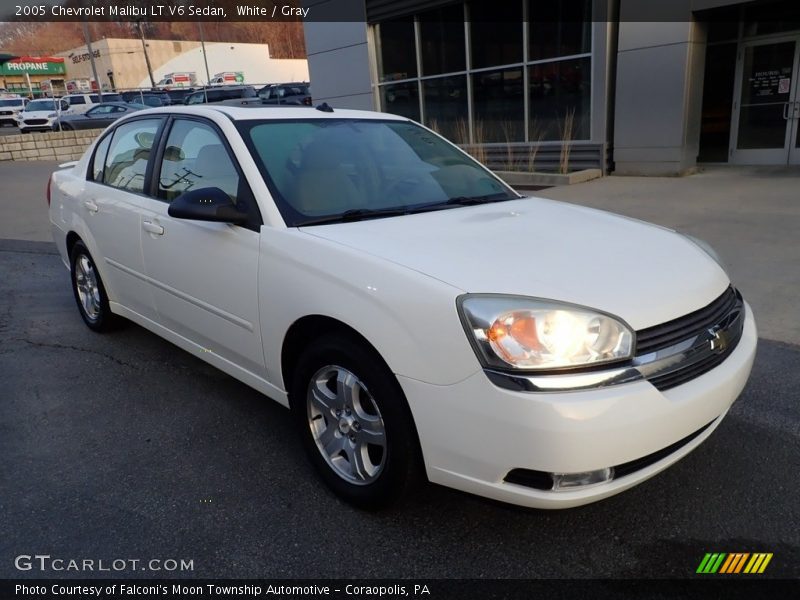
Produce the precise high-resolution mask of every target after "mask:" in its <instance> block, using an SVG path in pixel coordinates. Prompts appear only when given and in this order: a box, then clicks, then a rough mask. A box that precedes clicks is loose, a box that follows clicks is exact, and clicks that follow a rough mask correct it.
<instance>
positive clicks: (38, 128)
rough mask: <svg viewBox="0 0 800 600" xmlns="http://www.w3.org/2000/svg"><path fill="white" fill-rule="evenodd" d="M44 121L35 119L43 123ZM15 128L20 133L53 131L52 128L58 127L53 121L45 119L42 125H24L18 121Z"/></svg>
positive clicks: (23, 122)
mask: <svg viewBox="0 0 800 600" xmlns="http://www.w3.org/2000/svg"><path fill="white" fill-rule="evenodd" d="M43 120H44V119H37V121H43ZM17 126H18V127H19V130H20V131H53V127H56V128H57V127H58V126H57V124H56V120H55V119H47V120H46V122H44V123H38V122H37V123H35V124H32V123H25V121H18V122H17Z"/></svg>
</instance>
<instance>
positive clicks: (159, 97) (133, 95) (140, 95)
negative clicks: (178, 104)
mask: <svg viewBox="0 0 800 600" xmlns="http://www.w3.org/2000/svg"><path fill="white" fill-rule="evenodd" d="M120 96H121V97H122V101H123V102H130V103H136V104H142V105H144V106H150V107H152V108H155V107H158V106H169V105H170V104H171V103H172V100H171V98H170V97H169V95H168V93H167V92H165V91H153V92H148V91H144V90H138V91H126V92H122V93H121V94H120Z"/></svg>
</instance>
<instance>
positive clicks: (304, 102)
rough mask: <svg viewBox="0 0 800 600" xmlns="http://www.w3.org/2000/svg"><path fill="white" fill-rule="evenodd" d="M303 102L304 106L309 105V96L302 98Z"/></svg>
mask: <svg viewBox="0 0 800 600" xmlns="http://www.w3.org/2000/svg"><path fill="white" fill-rule="evenodd" d="M303 104H305V105H306V106H311V96H308V97H306V98H303Z"/></svg>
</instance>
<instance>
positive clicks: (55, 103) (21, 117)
mask: <svg viewBox="0 0 800 600" xmlns="http://www.w3.org/2000/svg"><path fill="white" fill-rule="evenodd" d="M67 110H69V105H68V104H67V103H66V101H64V100H59V99H58V98H56V99H55V100H54V99H52V98H49V99H44V98H43V99H40V100H31V101H30V102H28V104H27V106H26V107H25V108H24V109H23V110H22V111H21V112H20V113H19V114H18V120H17V126H18V127H19V130H20V132H21V133H28V132H31V131H54V130H56V129H58V116H59V114H60V113H64V112H66V111H67Z"/></svg>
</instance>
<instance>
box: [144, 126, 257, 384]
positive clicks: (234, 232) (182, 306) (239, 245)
mask: <svg viewBox="0 0 800 600" xmlns="http://www.w3.org/2000/svg"><path fill="white" fill-rule="evenodd" d="M156 160H157V164H156V165H155V167H154V171H153V178H154V181H153V184H154V189H153V195H154V196H155V197H156V199H150V200H148V202H147V207H148V210H147V211H146V213H145V215H144V220H143V227H144V230H143V231H142V252H143V255H144V264H145V268H146V270H147V277H148V281H149V282H150V285H151V287H152V293H153V296H154V297H155V302H156V308H157V310H158V314H159V320H160V321H161V323H162V324H163V325H165V326H166V327H168V328H169V329H171V330H172V331H174V332H176V333H178V334H179V335H181V336H183V337H185V338H187V339H189V340H191V341H193V342H195V343H196V344H199V345H200V346H202V347H203V348H204V349H205V351H206V352H210V353H213V354H215V355H217V356H219V357H221V358H223V359H225V360H227V361H230V362H233V363H234V364H237V365H239V366H240V367H243V368H244V369H246V370H248V371H250V372H253V373H256V374H259V375H261V376H263V371H264V352H263V348H262V345H261V329H260V326H259V307H258V257H259V225H260V215H258V209H257V207H256V204H255V201H254V199H253V197H252V193H251V191H250V188H249V186H248V184H247V181H246V179H245V178H244V176H243V174H242V172H241V170H240V168H239V166H238V164H237V162H236V160H235V158H234V156H233V153H232V152H231V150H230V148H229V147H228V144H227V143H226V141H225V138H224V135H223V134H222V132H221V131H219V129H218V128H217V127H216V126H215V125H214V124H213V123H212V122H210V121H207V120H204V119H200V118H192V117H180V118H175V119H174V120H172V122H171V124H170V125H169V126H168V130H167V131H166V137H165V138H164V140H163V141H162V144H161V148H160V150H159V154H158V156H157V158H156ZM205 187H217V188H220V189H222V190H223V191H224V192H226V193H227V194H228V195H229V196H230V197H231V198H232V199H233V200H234V201H235V202H236V203H237V205H238V206H239V207H240V210H243V211H244V212H248V213H250V214H252V215H253V223H251V224H249V225H248V226H247V227H244V226H238V225H231V224H228V223H212V222H206V221H194V220H188V219H176V218H173V217H171V216H169V214H168V209H169V203H170V201H172V200H173V199H174V198H176V197H178V196H179V195H180V194H181V193H182V192H184V191H188V190H194V189H201V188H205Z"/></svg>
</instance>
